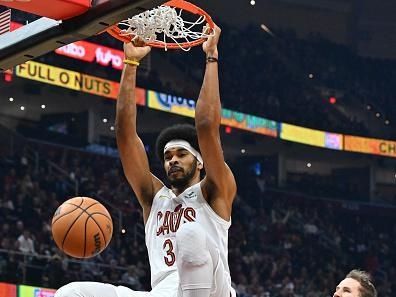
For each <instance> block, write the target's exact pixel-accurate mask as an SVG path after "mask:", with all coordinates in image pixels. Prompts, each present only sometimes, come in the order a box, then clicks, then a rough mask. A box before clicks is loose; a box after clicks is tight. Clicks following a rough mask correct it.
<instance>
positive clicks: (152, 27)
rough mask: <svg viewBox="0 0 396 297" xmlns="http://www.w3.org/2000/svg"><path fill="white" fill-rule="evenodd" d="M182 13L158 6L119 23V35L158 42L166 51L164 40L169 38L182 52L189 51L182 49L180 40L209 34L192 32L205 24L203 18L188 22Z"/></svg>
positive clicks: (204, 36) (188, 39)
mask: <svg viewBox="0 0 396 297" xmlns="http://www.w3.org/2000/svg"><path fill="white" fill-rule="evenodd" d="M182 12H183V9H180V11H179V13H178V12H177V11H176V9H175V8H174V7H170V6H159V7H158V8H154V9H152V10H148V11H145V12H143V13H140V14H138V15H135V16H133V17H132V18H128V19H126V20H123V21H121V22H119V24H118V25H119V27H120V29H121V33H120V35H122V36H131V41H132V40H135V39H136V38H142V39H143V40H144V41H145V42H160V43H163V44H164V48H165V50H167V42H166V40H167V38H169V39H171V40H172V41H173V42H174V43H176V44H177V45H178V46H179V47H180V48H181V49H182V50H184V51H189V50H190V49H191V47H188V48H184V47H182V46H181V43H182V42H181V41H180V39H181V40H185V42H192V41H195V40H198V39H203V38H207V37H209V36H211V34H207V33H205V32H202V31H201V32H199V31H194V30H193V28H194V27H195V26H197V25H202V24H203V23H205V21H206V18H205V16H203V15H200V16H199V18H198V19H197V20H196V21H195V22H190V21H186V20H184V19H183V18H182V16H181V15H182ZM160 34H163V38H162V40H159V37H158V35H160Z"/></svg>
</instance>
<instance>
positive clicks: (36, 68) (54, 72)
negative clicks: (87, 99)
mask: <svg viewBox="0 0 396 297" xmlns="http://www.w3.org/2000/svg"><path fill="white" fill-rule="evenodd" d="M16 75H17V76H19V77H23V78H27V79H31V80H35V81H39V82H43V83H47V84H50V85H55V86H59V87H62V88H67V89H72V90H75V91H81V92H84V93H89V94H93V95H98V96H102V97H106V98H110V99H117V96H118V91H119V87H120V84H119V83H118V82H115V81H111V80H107V79H103V78H99V77H96V76H91V75H87V74H83V73H80V72H76V71H71V70H66V69H63V68H59V67H55V66H50V65H47V64H43V63H38V62H33V61H29V62H26V63H24V64H21V65H18V66H17V68H16ZM136 103H137V104H138V105H145V103H146V90H144V89H141V88H136Z"/></svg>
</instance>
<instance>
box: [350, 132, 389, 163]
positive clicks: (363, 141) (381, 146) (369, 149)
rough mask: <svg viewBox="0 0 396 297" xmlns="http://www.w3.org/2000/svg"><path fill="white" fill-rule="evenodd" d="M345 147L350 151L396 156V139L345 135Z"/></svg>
mask: <svg viewBox="0 0 396 297" xmlns="http://www.w3.org/2000/svg"><path fill="white" fill-rule="evenodd" d="M344 149H345V150H346V151H350V152H358V153H365V154H372V155H381V156H388V157H394V158H396V141H390V140H383V139H374V138H365V137H358V136H352V135H344Z"/></svg>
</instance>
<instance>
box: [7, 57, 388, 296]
mask: <svg viewBox="0 0 396 297" xmlns="http://www.w3.org/2000/svg"><path fill="white" fill-rule="evenodd" d="M15 73H16V75H17V76H19V77H23V78H27V79H31V80H36V81H40V82H44V83H47V84H51V85H56V86H60V87H63V88H67V89H72V90H76V91H81V92H84V93H89V94H94V95H98V96H102V97H106V98H110V99H117V95H118V90H119V83H118V82H114V81H110V80H106V79H102V78H99V77H95V76H91V75H87V74H83V73H79V72H76V71H71V70H66V69H63V68H59V67H54V66H50V65H46V64H43V63H38V62H33V61H29V62H26V63H24V64H21V65H18V66H17V67H16V72H15ZM135 93H136V103H137V104H138V105H146V96H147V106H148V107H150V108H152V109H156V110H161V111H166V112H169V113H173V114H178V115H182V116H186V117H191V118H192V117H194V115H195V101H194V100H191V99H186V98H183V97H178V96H173V95H168V94H164V93H159V92H155V91H151V90H147V91H146V90H145V89H142V88H136V92H135ZM221 124H223V125H227V126H230V127H234V128H238V129H242V130H247V131H251V132H254V133H258V134H263V135H267V136H272V137H278V125H279V131H280V133H279V137H280V138H281V139H284V140H288V141H292V142H298V143H302V144H307V145H311V146H317V147H324V148H329V149H334V150H345V151H350V152H357V153H366V154H372V155H381V156H387V157H394V158H396V141H390V140H382V139H374V138H365V137H358V136H352V135H342V134H337V133H330V132H325V131H320V130H314V129H309V128H305V127H301V126H295V125H290V124H286V123H278V122H276V121H271V120H268V119H265V118H261V117H257V116H253V115H249V114H244V113H241V112H237V111H232V110H229V109H222V117H221ZM0 292H1V291H0ZM0 297H1V295H0ZM28 297H30V296H28Z"/></svg>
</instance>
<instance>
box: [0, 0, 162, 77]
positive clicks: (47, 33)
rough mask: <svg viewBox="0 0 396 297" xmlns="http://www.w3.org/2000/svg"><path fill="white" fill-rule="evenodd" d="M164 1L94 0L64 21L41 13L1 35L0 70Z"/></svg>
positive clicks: (86, 36)
mask: <svg viewBox="0 0 396 297" xmlns="http://www.w3.org/2000/svg"><path fill="white" fill-rule="evenodd" d="M163 2H165V1H163V0H96V1H95V0H93V2H92V7H91V8H90V9H89V10H88V11H87V12H85V13H83V14H81V15H78V16H76V17H72V18H69V19H67V20H64V21H62V20H53V19H50V18H46V17H42V18H40V19H38V20H36V21H34V22H32V23H30V24H27V25H25V26H23V27H21V28H19V29H17V30H15V31H13V32H9V33H6V34H3V35H0V71H5V70H7V69H9V68H12V67H13V66H15V65H18V64H21V63H24V62H26V61H28V60H31V59H34V58H36V57H39V56H41V55H43V54H45V53H48V52H50V51H52V50H54V49H57V48H58V47H61V46H64V45H66V44H69V43H72V42H74V41H78V40H82V39H85V38H88V37H90V36H92V35H95V34H98V33H100V32H102V31H104V30H106V29H107V28H108V27H109V26H111V25H113V24H115V23H117V22H119V21H121V20H123V19H125V18H128V17H130V16H132V15H135V14H138V13H141V12H142V11H145V10H148V9H151V8H153V7H155V6H158V5H161V4H162V3H163ZM0 3H1V4H3V2H0ZM4 5H6V4H4Z"/></svg>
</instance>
